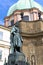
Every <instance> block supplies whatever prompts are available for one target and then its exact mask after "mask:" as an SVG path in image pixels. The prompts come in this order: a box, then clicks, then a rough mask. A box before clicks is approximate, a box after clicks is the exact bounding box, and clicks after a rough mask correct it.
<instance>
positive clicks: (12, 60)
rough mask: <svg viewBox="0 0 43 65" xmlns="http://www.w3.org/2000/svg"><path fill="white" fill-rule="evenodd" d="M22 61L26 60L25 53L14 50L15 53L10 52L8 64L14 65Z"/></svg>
mask: <svg viewBox="0 0 43 65" xmlns="http://www.w3.org/2000/svg"><path fill="white" fill-rule="evenodd" d="M21 61H22V62H26V60H25V55H24V54H23V53H20V52H14V54H10V55H9V57H8V65H14V64H17V63H18V62H21Z"/></svg>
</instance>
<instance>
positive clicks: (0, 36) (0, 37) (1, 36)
mask: <svg viewBox="0 0 43 65" xmlns="http://www.w3.org/2000/svg"><path fill="white" fill-rule="evenodd" d="M2 39H3V32H1V31H0V40H2Z"/></svg>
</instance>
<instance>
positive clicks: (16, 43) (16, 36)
mask: <svg viewBox="0 0 43 65" xmlns="http://www.w3.org/2000/svg"><path fill="white" fill-rule="evenodd" d="M10 39H11V41H10V43H11V52H12V53H13V52H15V51H18V52H20V48H21V47H22V43H23V39H22V37H21V35H20V33H19V28H18V27H15V25H14V26H13V27H12V29H11V35H10Z"/></svg>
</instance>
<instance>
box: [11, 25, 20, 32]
mask: <svg viewBox="0 0 43 65" xmlns="http://www.w3.org/2000/svg"><path fill="white" fill-rule="evenodd" d="M13 32H16V33H19V28H18V27H16V26H15V25H14V26H13V27H12V29H11V33H13Z"/></svg>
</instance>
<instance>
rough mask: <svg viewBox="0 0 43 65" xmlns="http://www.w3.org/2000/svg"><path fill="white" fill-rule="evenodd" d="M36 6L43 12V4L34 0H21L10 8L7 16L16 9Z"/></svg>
mask: <svg viewBox="0 0 43 65" xmlns="http://www.w3.org/2000/svg"><path fill="white" fill-rule="evenodd" d="M34 7H35V8H38V9H39V10H40V11H42V12H43V8H42V6H41V5H40V4H38V3H37V2H35V1H34V0H19V1H18V2H17V3H15V4H13V5H12V6H11V7H10V8H9V10H8V13H7V16H10V15H11V14H12V13H13V12H14V11H15V10H23V9H31V8H34Z"/></svg>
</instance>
